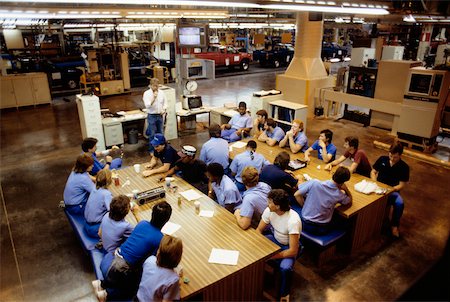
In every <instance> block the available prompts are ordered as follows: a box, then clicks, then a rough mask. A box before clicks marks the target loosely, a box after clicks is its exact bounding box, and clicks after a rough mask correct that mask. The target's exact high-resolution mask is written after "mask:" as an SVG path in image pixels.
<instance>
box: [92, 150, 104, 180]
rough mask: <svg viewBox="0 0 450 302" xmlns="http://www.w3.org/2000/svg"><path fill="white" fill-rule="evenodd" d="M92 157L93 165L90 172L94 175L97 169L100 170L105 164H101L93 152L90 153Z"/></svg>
mask: <svg viewBox="0 0 450 302" xmlns="http://www.w3.org/2000/svg"><path fill="white" fill-rule="evenodd" d="M92 159H93V160H94V166H93V167H92V170H91V172H90V174H91V175H93V176H95V175H97V173H98V171H100V170H102V169H103V168H104V167H105V165H104V164H102V163H101V162H100V161H99V160H98V159H97V155H95V152H94V153H92Z"/></svg>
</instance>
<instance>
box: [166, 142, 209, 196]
mask: <svg viewBox="0 0 450 302" xmlns="http://www.w3.org/2000/svg"><path fill="white" fill-rule="evenodd" d="M196 153H197V149H196V148H195V147H193V146H189V145H184V146H183V147H182V148H181V151H180V152H178V156H179V157H180V159H179V160H178V161H177V162H176V163H175V165H174V166H173V167H172V168H170V170H169V171H167V172H166V173H165V174H163V176H162V177H161V179H160V181H162V180H164V178H166V177H168V176H171V175H173V174H175V173H177V172H178V171H181V177H182V178H183V179H184V180H185V181H187V182H188V183H190V184H191V185H192V186H194V187H195V188H197V189H198V190H199V191H201V192H202V193H204V194H206V193H207V192H208V177H206V164H205V163H204V162H203V161H201V160H199V159H196V158H195V154H196Z"/></svg>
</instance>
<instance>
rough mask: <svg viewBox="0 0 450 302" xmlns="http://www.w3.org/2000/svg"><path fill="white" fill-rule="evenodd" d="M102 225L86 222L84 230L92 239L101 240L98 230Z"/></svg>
mask: <svg viewBox="0 0 450 302" xmlns="http://www.w3.org/2000/svg"><path fill="white" fill-rule="evenodd" d="M100 224H101V223H100V222H99V223H96V224H89V223H87V222H85V223H84V230H85V231H86V233H87V234H88V235H89V236H90V237H92V238H98V239H100V237H99V236H98V229H99V228H100Z"/></svg>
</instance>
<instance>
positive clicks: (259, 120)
mask: <svg viewBox="0 0 450 302" xmlns="http://www.w3.org/2000/svg"><path fill="white" fill-rule="evenodd" d="M267 117H268V114H267V111H266V110H264V109H260V110H258V111H256V119H255V120H254V121H253V131H254V133H253V136H254V138H258V137H259V135H260V134H261V132H262V131H263V130H264V124H265V123H266V121H267Z"/></svg>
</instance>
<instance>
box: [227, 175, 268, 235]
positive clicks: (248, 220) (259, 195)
mask: <svg viewBox="0 0 450 302" xmlns="http://www.w3.org/2000/svg"><path fill="white" fill-rule="evenodd" d="M242 181H243V182H244V185H245V188H246V191H245V192H244V194H243V196H242V205H241V206H240V208H239V209H237V210H236V211H234V216H235V217H236V220H237V223H238V225H239V226H240V227H241V229H244V230H246V229H248V228H249V227H250V225H251V226H252V227H254V228H256V227H257V226H258V223H259V220H260V219H261V214H262V213H263V212H264V210H265V209H266V208H267V194H269V192H270V190H271V188H270V186H269V185H268V184H266V183H264V182H259V175H258V170H256V168H255V167H252V166H248V167H245V168H244V171H242Z"/></svg>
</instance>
